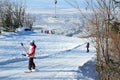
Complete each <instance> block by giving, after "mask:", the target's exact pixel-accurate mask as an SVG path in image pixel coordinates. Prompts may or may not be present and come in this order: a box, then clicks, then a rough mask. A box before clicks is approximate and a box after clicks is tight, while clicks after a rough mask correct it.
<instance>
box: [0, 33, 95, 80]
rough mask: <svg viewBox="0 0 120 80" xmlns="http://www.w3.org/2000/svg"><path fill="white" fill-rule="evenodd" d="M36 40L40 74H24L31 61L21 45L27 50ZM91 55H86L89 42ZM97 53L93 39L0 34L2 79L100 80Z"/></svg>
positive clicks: (37, 62) (30, 34)
mask: <svg viewBox="0 0 120 80" xmlns="http://www.w3.org/2000/svg"><path fill="white" fill-rule="evenodd" d="M31 40H35V43H36V45H37V51H36V59H35V63H36V68H37V69H38V70H39V71H38V72H32V73H24V71H25V70H27V67H28V58H27V57H25V56H22V55H21V54H23V53H24V51H23V49H22V47H21V45H20V43H24V46H25V47H26V48H27V49H28V48H29V42H30V41H31ZM88 41H89V42H90V52H89V53H86V43H87V42H88ZM95 55H96V51H95V49H94V47H93V45H92V43H91V40H90V38H89V39H88V38H74V37H65V36H61V35H51V34H42V33H36V32H28V33H24V34H23V33H9V34H7V33H4V34H2V35H0V80H97V73H96V71H95Z"/></svg>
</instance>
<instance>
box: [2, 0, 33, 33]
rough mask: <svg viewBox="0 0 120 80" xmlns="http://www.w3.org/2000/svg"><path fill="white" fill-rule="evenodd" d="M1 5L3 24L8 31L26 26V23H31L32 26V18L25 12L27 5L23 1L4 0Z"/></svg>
mask: <svg viewBox="0 0 120 80" xmlns="http://www.w3.org/2000/svg"><path fill="white" fill-rule="evenodd" d="M0 6H1V7H0V21H1V26H2V27H3V28H4V29H5V30H6V31H15V29H16V28H18V27H23V26H26V24H29V25H30V26H28V27H31V26H32V23H33V22H32V18H31V22H30V19H28V16H26V13H25V6H24V5H22V4H21V3H20V4H19V3H17V2H11V1H9V0H2V1H1V3H0ZM29 18H30V16H29ZM27 22H29V23H27Z"/></svg>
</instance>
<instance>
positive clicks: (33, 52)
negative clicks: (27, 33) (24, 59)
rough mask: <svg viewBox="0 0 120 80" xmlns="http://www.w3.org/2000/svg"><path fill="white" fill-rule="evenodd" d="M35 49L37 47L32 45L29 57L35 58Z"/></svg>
mask: <svg viewBox="0 0 120 80" xmlns="http://www.w3.org/2000/svg"><path fill="white" fill-rule="evenodd" d="M35 49H36V45H31V46H30V49H29V52H28V53H27V54H28V56H29V57H34V55H35Z"/></svg>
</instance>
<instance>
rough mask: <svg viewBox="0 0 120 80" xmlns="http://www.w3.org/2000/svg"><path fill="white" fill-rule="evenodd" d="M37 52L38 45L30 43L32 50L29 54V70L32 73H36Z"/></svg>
mask: <svg viewBox="0 0 120 80" xmlns="http://www.w3.org/2000/svg"><path fill="white" fill-rule="evenodd" d="M35 50H36V45H35V43H34V40H32V41H31V42H30V49H29V51H28V52H27V55H28V57H29V65H28V69H29V71H30V72H32V71H35V63H34V56H35Z"/></svg>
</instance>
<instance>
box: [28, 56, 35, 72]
mask: <svg viewBox="0 0 120 80" xmlns="http://www.w3.org/2000/svg"><path fill="white" fill-rule="evenodd" d="M28 69H29V70H32V69H35V63H34V58H33V57H30V58H29V65H28Z"/></svg>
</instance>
